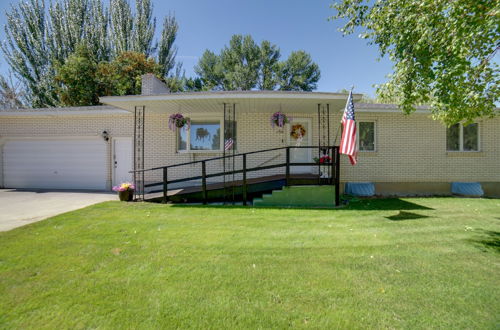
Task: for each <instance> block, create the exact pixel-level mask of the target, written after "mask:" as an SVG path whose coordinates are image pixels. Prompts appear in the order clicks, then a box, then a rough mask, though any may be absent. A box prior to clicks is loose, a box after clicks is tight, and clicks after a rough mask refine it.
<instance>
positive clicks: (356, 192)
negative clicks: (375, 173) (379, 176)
mask: <svg viewBox="0 0 500 330" xmlns="http://www.w3.org/2000/svg"><path fill="white" fill-rule="evenodd" d="M344 192H345V193H346V194H348V195H353V196H362V197H369V196H373V195H375V185H374V184H373V182H346V184H345V189H344Z"/></svg>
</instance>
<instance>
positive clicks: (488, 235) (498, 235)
mask: <svg viewBox="0 0 500 330" xmlns="http://www.w3.org/2000/svg"><path fill="white" fill-rule="evenodd" d="M471 242H472V243H474V244H475V245H478V246H479V247H480V248H481V250H483V251H484V252H487V251H493V252H496V253H500V232H498V231H492V230H482V235H481V237H480V238H478V239H474V240H471Z"/></svg>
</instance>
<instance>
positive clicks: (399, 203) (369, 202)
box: [346, 198, 434, 211]
mask: <svg viewBox="0 0 500 330" xmlns="http://www.w3.org/2000/svg"><path fill="white" fill-rule="evenodd" d="M346 209H347V210H355V211H363V210H378V211H380V210H397V211H401V210H434V209H433V208H430V207H427V206H423V205H420V204H417V203H413V202H409V201H407V200H401V199H399V198H380V199H361V200H358V201H355V202H354V201H351V202H350V203H349V205H348V207H347V208H346Z"/></svg>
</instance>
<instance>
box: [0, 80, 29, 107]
mask: <svg viewBox="0 0 500 330" xmlns="http://www.w3.org/2000/svg"><path fill="white" fill-rule="evenodd" d="M23 99H24V91H23V89H22V86H21V84H20V83H19V82H16V81H14V79H12V75H11V74H9V75H8V76H7V77H5V76H2V75H0V109H19V108H24V104H23Z"/></svg>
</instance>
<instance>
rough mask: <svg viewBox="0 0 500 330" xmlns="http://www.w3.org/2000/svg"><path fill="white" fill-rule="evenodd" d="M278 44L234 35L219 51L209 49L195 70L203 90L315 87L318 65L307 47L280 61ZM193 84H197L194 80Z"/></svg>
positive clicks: (318, 75) (312, 88)
mask: <svg viewBox="0 0 500 330" xmlns="http://www.w3.org/2000/svg"><path fill="white" fill-rule="evenodd" d="M280 57H281V53H280V50H279V48H278V47H277V46H276V45H273V44H271V43H270V42H269V41H267V40H264V41H262V43H261V44H260V46H259V45H258V44H256V43H255V41H254V40H253V39H252V37H251V36H249V35H247V36H241V35H234V36H233V37H232V38H231V40H230V42H229V45H228V46H225V47H224V48H223V49H222V51H221V52H220V54H216V53H214V52H212V51H210V50H206V51H205V52H204V53H203V55H202V57H201V58H200V60H199V62H198V64H197V66H196V67H195V72H196V73H197V74H198V76H199V80H197V81H196V82H197V83H201V84H200V85H201V86H202V87H201V88H202V89H204V90H251V89H260V90H302V91H311V90H314V89H316V86H317V82H318V81H319V78H320V71H319V67H318V65H317V64H316V63H314V62H313V61H312V60H311V57H310V55H309V54H307V53H306V52H304V51H297V52H292V53H291V55H290V57H289V58H288V59H286V60H285V61H283V62H280ZM193 86H198V85H197V84H194V85H193Z"/></svg>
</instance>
